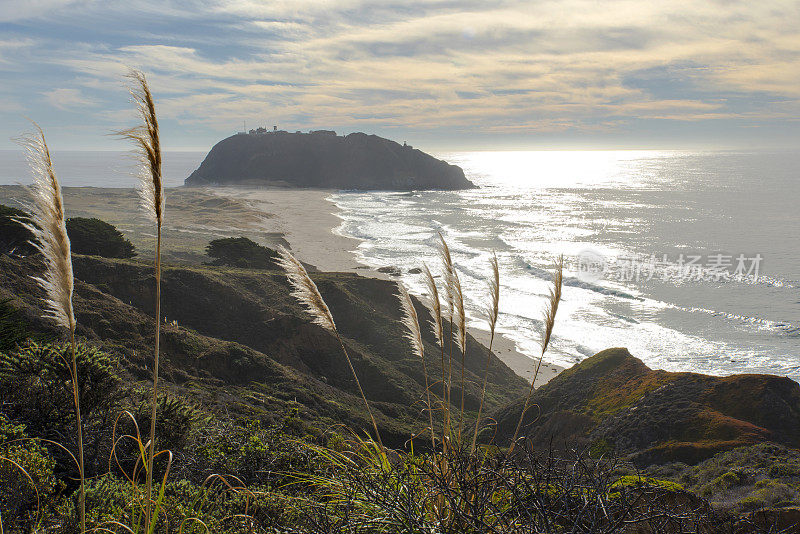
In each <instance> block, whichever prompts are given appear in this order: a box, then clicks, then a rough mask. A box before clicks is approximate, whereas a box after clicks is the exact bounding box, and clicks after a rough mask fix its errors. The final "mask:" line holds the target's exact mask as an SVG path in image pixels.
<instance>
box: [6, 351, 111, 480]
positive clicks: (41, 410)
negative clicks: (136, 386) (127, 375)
mask: <svg viewBox="0 0 800 534" xmlns="http://www.w3.org/2000/svg"><path fill="white" fill-rule="evenodd" d="M71 358H72V356H71V348H70V345H69V344H61V343H46V344H40V343H36V342H33V341H29V342H28V343H26V344H25V345H23V346H22V347H20V348H19V349H18V350H16V351H11V352H7V353H2V354H0V403H1V404H2V410H3V412H4V413H5V414H6V415H7V416H8V417H9V418H10V419H11V420H12V421H14V422H16V423H22V424H24V425H25V426H26V427H27V430H28V433H29V434H30V435H31V436H35V437H39V438H46V439H51V440H53V441H56V442H58V443H60V444H61V445H63V446H64V447H66V448H68V449H69V450H76V449H77V445H76V439H75V409H74V403H73V395H72V386H71V381H70V371H69V367H68V365H67V361H69V360H70V359H71ZM77 362H78V384H79V395H80V403H81V412H82V416H83V427H84V445H85V449H86V458H87V463H86V472H87V474H94V473H97V472H98V471H101V470H103V469H105V468H106V467H107V462H108V460H107V459H108V454H107V453H108V450H109V448H110V447H111V440H112V438H111V432H112V428H113V424H114V418H116V416H117V414H118V413H119V405H120V401H121V399H122V397H123V390H122V389H121V381H120V378H119V377H118V376H117V372H116V367H117V365H116V362H114V360H112V359H111V358H110V357H109V356H108V355H107V354H105V353H103V352H101V351H99V350H98V349H96V348H94V347H91V346H89V345H86V344H83V343H79V344H78V346H77ZM52 453H53V455H54V457H55V458H56V459H57V460H58V461H59V466H58V468H59V469H60V470H62V471H67V472H72V471H74V470H75V466H74V465H73V464H72V462H71V460H69V459H68V458H67V457H65V455H64V454H63V453H61V452H60V449H53V451H52ZM73 474H74V472H73Z"/></svg>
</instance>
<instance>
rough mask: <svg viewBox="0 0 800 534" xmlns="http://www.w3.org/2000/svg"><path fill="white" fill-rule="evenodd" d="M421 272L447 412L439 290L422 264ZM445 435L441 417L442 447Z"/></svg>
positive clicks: (425, 266)
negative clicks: (440, 358)
mask: <svg viewBox="0 0 800 534" xmlns="http://www.w3.org/2000/svg"><path fill="white" fill-rule="evenodd" d="M422 271H423V273H424V274H425V286H426V287H427V289H428V295H429V302H428V308H429V310H430V312H431V327H432V329H433V333H434V335H435V336H436V342H437V343H438V344H439V347H440V348H441V355H442V404H443V407H444V409H445V410H447V405H446V404H445V403H446V399H447V392H446V389H445V388H446V384H447V375H446V371H445V369H446V367H445V363H444V327H443V325H442V301H441V300H440V299H439V289H438V287H437V286H436V280H435V279H434V278H433V274H431V270H430V269H429V268H428V266H427V265H425V264H424V263H423V264H422ZM446 433H447V417H446V416H443V417H442V446H443V447H444V446H446V443H447V441H446V440H445V439H444V437H445V435H446Z"/></svg>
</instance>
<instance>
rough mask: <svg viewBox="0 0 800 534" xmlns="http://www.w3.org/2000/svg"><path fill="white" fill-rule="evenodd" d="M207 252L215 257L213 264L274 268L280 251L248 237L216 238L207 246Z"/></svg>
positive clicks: (249, 267) (248, 267)
mask: <svg viewBox="0 0 800 534" xmlns="http://www.w3.org/2000/svg"><path fill="white" fill-rule="evenodd" d="M206 254H208V255H209V256H211V257H212V258H214V261H213V262H211V265H228V266H231V267H242V268H247V269H273V268H275V267H276V263H275V260H276V259H277V257H278V253H277V252H275V251H274V250H272V249H269V248H267V247H263V246H261V245H259V244H258V243H256V242H255V241H251V240H250V239H247V238H246V237H228V238H225V239H215V240H214V241H211V242H210V243H209V244H208V246H207V247H206Z"/></svg>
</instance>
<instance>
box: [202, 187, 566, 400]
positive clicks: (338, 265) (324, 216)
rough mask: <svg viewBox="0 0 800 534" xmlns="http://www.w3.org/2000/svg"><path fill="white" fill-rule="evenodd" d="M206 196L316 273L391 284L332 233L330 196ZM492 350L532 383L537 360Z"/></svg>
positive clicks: (503, 345) (251, 192)
mask: <svg viewBox="0 0 800 534" xmlns="http://www.w3.org/2000/svg"><path fill="white" fill-rule="evenodd" d="M204 191H206V192H208V193H211V194H216V195H220V196H222V197H224V198H226V199H233V200H236V201H237V202H244V203H247V204H249V205H250V206H251V207H253V208H254V209H256V210H258V211H261V212H263V214H264V216H265V217H266V219H265V222H264V224H265V225H266V227H267V228H266V229H268V231H269V232H275V233H281V234H282V235H283V237H284V238H285V239H286V241H288V242H289V245H290V247H291V249H292V251H293V252H294V254H295V255H296V256H297V257H298V258H299V259H300V260H302V261H304V262H306V263H309V264H311V265H314V266H315V267H317V268H319V269H320V270H323V271H353V272H357V273H359V274H360V275H362V276H371V277H376V278H383V279H392V277H391V276H390V275H387V274H385V273H381V272H378V271H376V270H374V269H371V268H370V267H368V266H366V265H363V264H360V263H359V262H358V261H357V259H356V256H355V254H354V253H353V251H354V250H355V249H356V248H357V247H358V244H359V242H360V241H359V240H358V239H353V238H350V237H345V236H342V235H339V234H336V233H334V232H333V230H334V229H335V228H336V227H337V226H339V224H340V222H341V221H340V219H339V218H338V217H337V216H336V215H335V213H336V210H337V207H336V206H335V205H334V204H333V202H331V201H329V200H327V199H328V197H329V196H330V195H331V194H332V193H334V191H331V190H318V189H302V190H295V189H270V188H266V189H242V188H231V187H224V188H213V189H212V188H209V189H205V190H204ZM470 334H472V336H473V337H475V338H476V339H477V340H479V341H480V342H481V343H483V344H484V345H486V346H488V345H489V333H488V332H486V331H484V330H479V329H475V328H471V329H470ZM492 348H493V350H494V353H495V354H496V355H497V356H498V357H499V358H500V359H501V360H502V361H503V362H504V363H505V364H506V365H508V366H509V367H510V368H511V369H512V370H513V371H514V372H515V373H517V374H518V375H519V376H521V377H523V378H525V379H526V380H533V377H534V374H535V370H536V364H537V362H538V360H537V359H533V358H531V357H530V356H527V355H525V354H523V353H521V352H519V351H518V350H517V347H516V344H515V343H514V342H513V341H512V340H510V339H508V338H506V337H504V336H502V335H497V336H495V339H494V343H493V346H492ZM562 370H563V367H559V366H557V365H553V364H549V363H546V362H543V363H542V366H541V368H540V370H539V374H538V376H537V377H536V385H537V386H539V385H541V384H544V383H547V382H548V381H549V380H550V379H551V378H553V377H554V376H556V375H558V373H560V372H561V371H562Z"/></svg>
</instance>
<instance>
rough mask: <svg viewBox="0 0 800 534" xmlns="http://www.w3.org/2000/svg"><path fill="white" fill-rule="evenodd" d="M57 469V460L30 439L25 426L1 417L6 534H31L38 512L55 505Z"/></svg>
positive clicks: (0, 483)
mask: <svg viewBox="0 0 800 534" xmlns="http://www.w3.org/2000/svg"><path fill="white" fill-rule="evenodd" d="M15 464H16V465H15ZM54 468H55V460H53V458H52V457H50V455H49V454H48V452H47V449H45V448H44V447H43V446H42V444H41V443H39V442H38V441H36V440H32V439H30V438H29V437H28V435H27V434H26V432H25V427H24V425H16V424H13V423H11V421H9V420H8V418H7V417H6V416H5V415H3V414H0V488H2V491H0V517H1V518H2V521H3V526H4V528H5V529H6V530H7V531H10V532H15V531H18V532H23V531H27V530H30V526H31V525H33V524H35V523H36V518H37V515H40V514H41V512H42V511H43V510H40V509H39V508H44V507H46V506H47V505H48V504H49V503H51V502H52V500H53V494H54V493H55V491H56V489H57V487H58V484H57V481H56V477H55V476H54V474H53V469H54ZM23 470H24V472H23ZM29 477H30V478H29ZM37 505H38V507H39V508H37Z"/></svg>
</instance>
